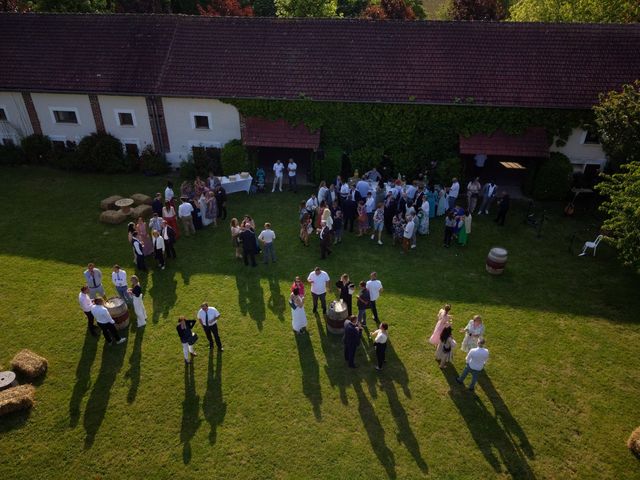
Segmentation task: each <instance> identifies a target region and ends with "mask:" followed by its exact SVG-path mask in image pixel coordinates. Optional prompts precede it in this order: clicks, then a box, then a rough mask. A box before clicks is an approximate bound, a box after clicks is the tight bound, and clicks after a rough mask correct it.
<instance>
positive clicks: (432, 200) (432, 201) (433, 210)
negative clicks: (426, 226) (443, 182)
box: [426, 185, 436, 218]
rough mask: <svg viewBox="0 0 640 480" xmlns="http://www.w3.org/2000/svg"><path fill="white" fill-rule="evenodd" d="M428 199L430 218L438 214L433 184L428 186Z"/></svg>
mask: <svg viewBox="0 0 640 480" xmlns="http://www.w3.org/2000/svg"><path fill="white" fill-rule="evenodd" d="M426 196H427V201H428V202H429V218H434V217H435V216H436V192H434V190H433V185H429V186H428V187H427V192H426Z"/></svg>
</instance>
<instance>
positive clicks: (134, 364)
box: [124, 322, 146, 403]
mask: <svg viewBox="0 0 640 480" xmlns="http://www.w3.org/2000/svg"><path fill="white" fill-rule="evenodd" d="M132 323H133V322H132ZM145 328H146V327H139V328H138V327H136V332H135V335H136V339H135V342H134V343H133V352H131V356H130V357H129V370H127V372H126V373H125V374H124V376H125V377H126V378H128V379H129V381H130V382H131V385H129V393H128V394H127V402H128V403H133V402H134V401H135V399H136V395H137V394H138V387H139V386H140V362H141V361H142V339H143V338H144V330H145Z"/></svg>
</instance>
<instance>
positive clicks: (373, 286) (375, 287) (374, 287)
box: [367, 280, 382, 302]
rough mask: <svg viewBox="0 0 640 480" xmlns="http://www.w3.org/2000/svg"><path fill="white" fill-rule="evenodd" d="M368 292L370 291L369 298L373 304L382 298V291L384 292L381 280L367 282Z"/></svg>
mask: <svg viewBox="0 0 640 480" xmlns="http://www.w3.org/2000/svg"><path fill="white" fill-rule="evenodd" d="M367 290H369V298H370V299H371V301H372V302H375V301H376V300H377V299H378V297H380V290H382V282H381V281H380V280H369V281H368V282H367Z"/></svg>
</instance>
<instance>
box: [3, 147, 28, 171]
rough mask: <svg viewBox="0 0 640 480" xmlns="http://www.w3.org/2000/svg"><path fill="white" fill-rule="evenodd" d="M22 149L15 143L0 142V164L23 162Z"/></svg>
mask: <svg viewBox="0 0 640 480" xmlns="http://www.w3.org/2000/svg"><path fill="white" fill-rule="evenodd" d="M25 161H26V157H25V154H24V150H22V148H20V147H19V146H17V145H2V144H0V165H9V166H13V165H20V164H23V163H25Z"/></svg>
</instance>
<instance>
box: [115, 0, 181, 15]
mask: <svg viewBox="0 0 640 480" xmlns="http://www.w3.org/2000/svg"><path fill="white" fill-rule="evenodd" d="M113 4H114V10H115V11H116V12H118V13H170V12H171V2H170V1H169V0H114V1H113Z"/></svg>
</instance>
